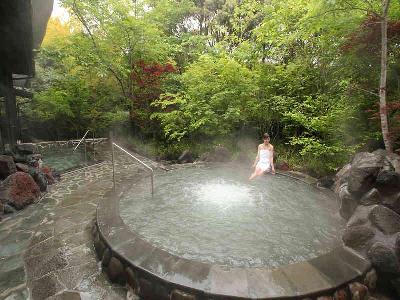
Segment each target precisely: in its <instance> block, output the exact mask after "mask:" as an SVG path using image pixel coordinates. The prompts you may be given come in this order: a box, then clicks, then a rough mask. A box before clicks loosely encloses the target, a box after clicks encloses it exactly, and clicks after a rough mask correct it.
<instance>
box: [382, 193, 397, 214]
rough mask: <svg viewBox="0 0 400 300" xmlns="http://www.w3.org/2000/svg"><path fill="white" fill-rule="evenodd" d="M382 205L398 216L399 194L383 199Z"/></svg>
mask: <svg viewBox="0 0 400 300" xmlns="http://www.w3.org/2000/svg"><path fill="white" fill-rule="evenodd" d="M383 205H385V206H386V207H388V208H390V209H391V210H393V211H395V212H396V213H398V214H400V193H397V194H394V195H390V196H388V197H385V198H384V199H383Z"/></svg>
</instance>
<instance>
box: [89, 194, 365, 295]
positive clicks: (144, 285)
mask: <svg viewBox="0 0 400 300" xmlns="http://www.w3.org/2000/svg"><path fill="white" fill-rule="evenodd" d="M123 192H124V190H123V189H120V190H118V191H116V192H109V193H108V194H107V197H104V198H102V199H101V200H100V202H99V204H98V208H97V215H96V226H95V227H94V231H93V234H94V243H95V248H96V252H97V254H98V257H99V259H100V260H101V261H102V266H103V269H104V270H105V271H106V272H107V274H108V275H109V278H110V279H111V281H114V282H120V283H128V284H129V285H130V286H131V287H132V289H133V290H134V291H135V292H136V293H137V294H139V295H140V296H142V297H143V298H144V299H303V298H306V297H308V298H309V297H318V296H330V295H333V293H335V291H337V290H343V291H345V292H346V291H347V293H349V288H348V284H349V283H352V282H356V281H361V282H362V280H363V278H364V276H365V274H366V273H367V272H368V271H369V270H370V269H371V264H370V263H369V261H367V260H366V259H364V258H362V257H361V256H359V255H358V254H357V253H356V252H354V251H353V250H351V249H349V248H347V247H345V246H338V247H337V248H335V249H333V250H332V251H330V252H329V253H327V254H324V255H321V256H318V257H316V258H313V259H310V260H308V261H304V262H299V263H295V264H291V265H287V266H283V267H280V268H277V269H269V268H228V267H223V266H219V265H212V264H208V263H203V262H197V261H191V260H188V259H184V258H181V257H178V256H175V255H173V254H170V253H168V252H166V251H163V250H161V249H159V248H157V247H155V246H153V245H152V244H150V243H148V242H146V241H145V240H143V239H142V238H140V237H139V236H138V235H137V234H136V233H135V232H132V231H131V230H130V229H129V228H128V227H127V225H126V224H125V223H124V222H123V220H122V219H121V217H120V215H119V200H120V195H121V194H122V193H123Z"/></svg>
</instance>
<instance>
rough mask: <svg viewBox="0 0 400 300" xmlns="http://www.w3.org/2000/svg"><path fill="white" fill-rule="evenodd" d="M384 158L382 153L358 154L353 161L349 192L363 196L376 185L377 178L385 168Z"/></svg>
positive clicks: (349, 178)
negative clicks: (383, 167)
mask: <svg viewBox="0 0 400 300" xmlns="http://www.w3.org/2000/svg"><path fill="white" fill-rule="evenodd" d="M383 160H384V156H383V155H382V154H380V153H368V152H360V153H357V154H356V155H355V157H354V159H353V161H352V164H351V169H350V174H349V177H348V184H349V187H348V189H349V192H350V193H352V194H356V195H359V196H361V195H363V194H364V193H365V192H367V191H369V190H370V189H371V188H372V187H373V186H374V184H375V179H376V176H377V175H378V173H379V171H380V169H381V168H382V166H383Z"/></svg>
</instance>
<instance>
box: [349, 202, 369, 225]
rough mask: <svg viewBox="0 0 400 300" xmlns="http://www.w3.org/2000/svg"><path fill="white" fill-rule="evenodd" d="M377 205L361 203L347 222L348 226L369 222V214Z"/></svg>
mask: <svg viewBox="0 0 400 300" xmlns="http://www.w3.org/2000/svg"><path fill="white" fill-rule="evenodd" d="M375 206H376V205H370V206H364V205H359V206H357V208H356V210H355V211H354V213H353V215H352V216H351V218H350V219H349V221H348V222H347V224H346V226H347V227H352V226H357V225H362V224H366V223H368V222H369V214H370V213H371V211H372V209H374V207H375Z"/></svg>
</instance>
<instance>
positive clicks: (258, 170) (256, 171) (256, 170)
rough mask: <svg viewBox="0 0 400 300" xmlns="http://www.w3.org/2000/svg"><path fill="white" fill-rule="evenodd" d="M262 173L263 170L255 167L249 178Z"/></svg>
mask: <svg viewBox="0 0 400 300" xmlns="http://www.w3.org/2000/svg"><path fill="white" fill-rule="evenodd" d="M263 173H264V171H263V170H262V169H260V168H256V169H255V170H254V172H253V174H251V175H250V177H249V180H252V179H253V178H254V177H256V176H261V175H262V174H263Z"/></svg>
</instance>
